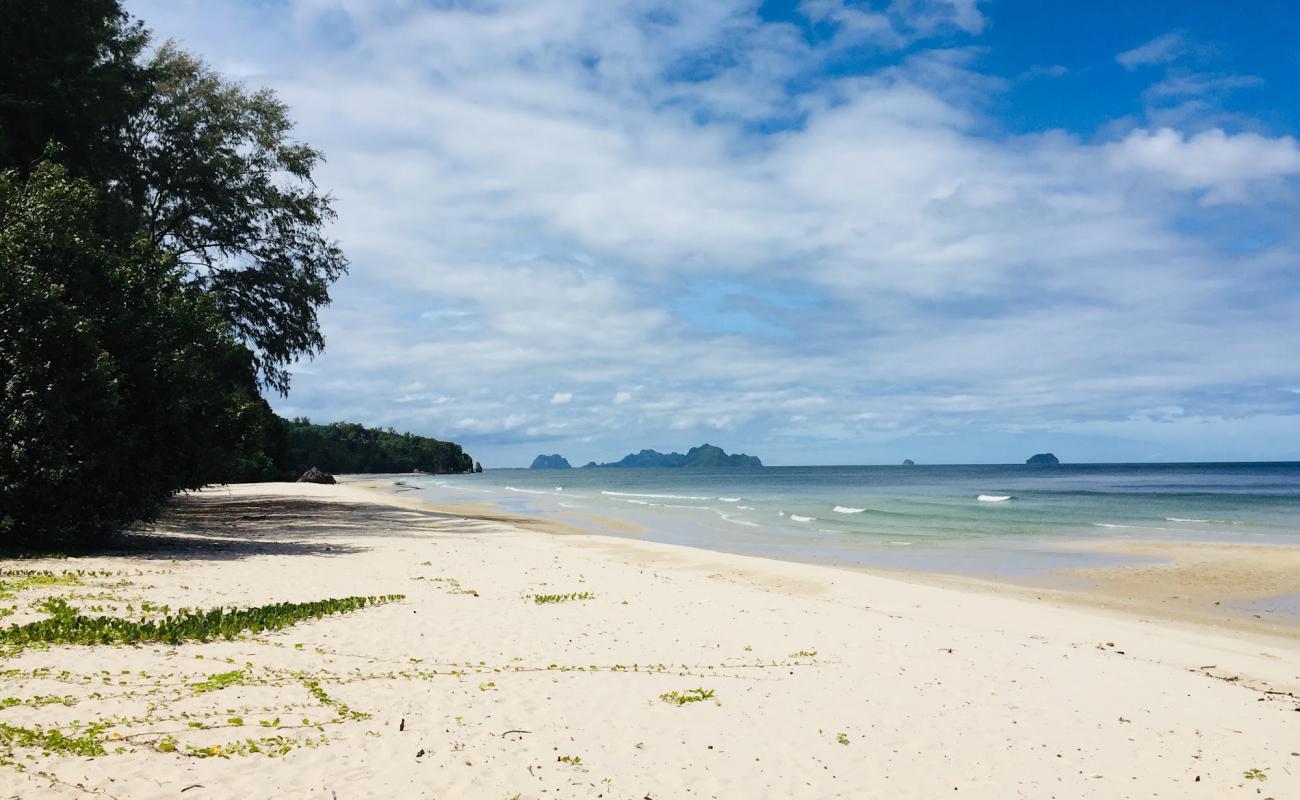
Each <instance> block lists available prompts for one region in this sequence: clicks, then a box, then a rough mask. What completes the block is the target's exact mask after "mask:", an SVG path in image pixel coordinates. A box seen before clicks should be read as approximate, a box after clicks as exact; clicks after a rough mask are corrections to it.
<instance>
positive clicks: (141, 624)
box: [0, 594, 404, 680]
mask: <svg viewBox="0 0 1300 800" xmlns="http://www.w3.org/2000/svg"><path fill="white" fill-rule="evenodd" d="M403 598H404V595H400V594H390V595H383V596H379V597H342V598H331V599H329V600H315V601H312V602H309V603H274V604H271V605H265V606H258V607H256V608H245V609H236V608H231V609H225V608H215V609H211V610H209V611H182V612H180V613H177V614H172V615H169V616H166V617H162V618H160V619H156V620H138V621H137V620H130V619H122V618H119V617H86V616H82V615H81V614H79V613H77V611H76V609H74V608H72V607H71V606H69V605H68V604H67V603H66V602H65V601H63V600H58V599H55V600H51V601H50V602H48V603H47V605H46V611H47V612H48V613H49V614H50V617H49V618H48V619H43V620H39V621H37V622H29V623H28V624H26V625H11V626H9V627H8V628H2V629H0V644H6V645H12V646H17V647H23V646H26V645H33V644H140V643H143V642H165V643H167V644H180V643H181V642H188V641H199V642H206V641H210V640H212V639H216V638H226V639H233V638H235V637H236V636H238V635H240V634H242V633H247V632H252V633H260V632H262V631H272V630H279V629H281V628H286V627H288V626H290V625H293V624H295V623H298V622H301V621H302V620H305V619H319V618H321V617H324V616H327V615H330V614H344V613H347V612H349V611H356V610H358V609H362V608H366V607H367V606H377V605H383V604H385V603H390V602H393V601H396V600H401V599H403ZM230 675H231V673H224V675H223V676H213V677H212V678H211V679H210V680H217V679H222V680H227V679H230V677H229V676H230Z"/></svg>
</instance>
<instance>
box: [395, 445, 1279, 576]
mask: <svg viewBox="0 0 1300 800" xmlns="http://www.w3.org/2000/svg"><path fill="white" fill-rule="evenodd" d="M371 479H372V480H373V479H374V478H373V477H372V478H371ZM381 480H383V481H386V482H388V483H389V488H390V490H392V491H397V492H403V493H412V494H414V495H416V496H418V497H419V498H420V499H423V500H427V501H429V502H431V503H437V504H459V503H473V504H476V505H479V506H483V505H487V506H491V507H494V508H496V509H499V510H500V511H502V512H506V513H510V514H522V515H528V516H535V517H542V518H546V519H549V520H552V521H556V522H560V523H563V524H564V525H566V526H568V527H572V528H574V529H577V530H580V531H588V532H593V533H604V534H608V535H615V536H627V537H631V538H637V539H646V540H650V541H656V542H666V543H671V544H681V545H688V546H692V547H701V548H706V549H713V550H721V551H726V552H734V553H741V554H749V555H759V556H765V557H769V558H781V559H787V560H794V561H805V562H813V563H829V564H835V565H844V566H865V567H878V568H889V569H909V570H923V571H932V572H933V571H937V572H947V573H953V574H961V575H971V576H988V577H995V578H997V577H1011V578H1014V577H1023V576H1032V575H1036V574H1040V573H1046V572H1051V571H1055V570H1061V569H1070V568H1084V567H1098V566H1108V565H1113V564H1119V563H1132V562H1133V561H1134V560H1135V559H1134V558H1133V557H1130V556H1124V555H1120V554H1116V553H1106V552H1097V551H1094V550H1090V549H1089V548H1088V547H1086V543H1087V542H1088V541H1089V540H1095V539H1135V540H1152V539H1172V540H1187V541H1207V542H1210V541H1212V542H1248V543H1257V544H1300V462H1286V463H1223V464H1206V463H1197V464H1060V465H1023V464H1022V465H1006V464H998V465H948V466H924V465H917V466H826V467H763V468H755V469H738V470H700V469H608V468H606V469H570V470H529V469H491V470H487V471H486V472H483V473H481V474H476V475H392V476H384V477H383V478H382V479H381ZM1081 543H1082V544H1083V545H1085V546H1080V544H1081Z"/></svg>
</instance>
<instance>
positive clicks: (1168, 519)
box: [1165, 517, 1209, 522]
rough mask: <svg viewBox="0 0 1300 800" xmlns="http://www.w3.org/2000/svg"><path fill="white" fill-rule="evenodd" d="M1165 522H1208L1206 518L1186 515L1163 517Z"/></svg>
mask: <svg viewBox="0 0 1300 800" xmlns="http://www.w3.org/2000/svg"><path fill="white" fill-rule="evenodd" d="M1165 522H1209V520H1208V519H1188V518H1186V517H1165Z"/></svg>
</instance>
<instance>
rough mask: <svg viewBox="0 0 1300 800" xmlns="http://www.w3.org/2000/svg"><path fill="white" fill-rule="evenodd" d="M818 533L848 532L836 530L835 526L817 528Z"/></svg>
mask: <svg viewBox="0 0 1300 800" xmlns="http://www.w3.org/2000/svg"><path fill="white" fill-rule="evenodd" d="M817 532H818V533H848V531H842V530H838V529H836V528H818V529H817Z"/></svg>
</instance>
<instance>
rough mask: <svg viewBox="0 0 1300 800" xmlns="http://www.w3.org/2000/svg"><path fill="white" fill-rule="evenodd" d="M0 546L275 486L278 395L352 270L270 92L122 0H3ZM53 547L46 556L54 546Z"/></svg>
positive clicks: (85, 537) (307, 162) (314, 158)
mask: <svg viewBox="0 0 1300 800" xmlns="http://www.w3.org/2000/svg"><path fill="white" fill-rule="evenodd" d="M0 19H2V20H4V24H3V25H0V547H5V546H9V545H16V546H19V547H27V548H33V547H45V546H46V545H48V544H49V543H67V544H74V545H80V544H86V543H94V542H95V541H97V540H98V539H101V538H102V537H103V536H104V535H105V534H106V533H107V532H109V531H112V530H115V529H117V528H120V527H122V526H123V525H125V524H127V523H130V522H132V521H135V520H138V519H147V518H149V517H151V516H152V515H153V514H154V513H155V512H156V511H157V510H158V509H159V507H160V505H161V503H162V502H163V501H164V500H165V499H166V498H167V497H169V496H170V495H171V494H173V493H174V492H176V491H178V490H181V489H187V488H194V487H197V486H201V485H203V484H205V483H208V482H212V481H230V480H267V479H273V478H276V477H281V475H282V473H283V472H284V471H285V469H286V467H289V468H291V467H292V466H293V465H286V463H285V462H284V459H285V457H286V455H287V438H286V431H285V427H284V424H283V423H282V422H281V421H280V420H278V419H277V418H276V417H275V416H274V414H272V413H271V410H270V408H269V407H268V406H267V404H266V402H265V401H264V400H263V399H262V398H261V397H260V396H259V391H258V389H259V382H260V383H261V384H262V385H265V386H268V387H271V388H274V389H276V390H278V391H281V392H284V391H286V390H287V388H288V374H287V372H286V371H285V370H286V367H287V365H288V364H290V363H291V362H292V361H293V360H294V359H295V358H299V357H301V356H310V355H312V354H314V353H316V352H318V351H319V350H320V349H321V347H322V345H323V339H322V337H321V333H320V329H319V324H318V322H317V316H316V311H317V309H318V308H319V307H320V306H322V305H324V304H326V303H328V302H329V295H328V288H329V286H330V285H331V284H332V283H333V282H334V281H335V280H336V279H337V278H338V277H339V276H340V275H341V274H342V273H343V272H344V271H345V270H346V267H347V261H346V259H345V258H344V256H343V254H342V253H341V252H340V250H339V249H338V247H337V245H336V244H334V243H333V242H331V241H329V240H327V239H326V238H324V235H323V230H324V226H325V225H326V224H327V223H328V222H329V221H330V220H331V219H332V218H333V211H332V209H331V207H330V199H329V197H328V195H326V194H324V193H322V192H321V191H319V190H318V189H317V188H316V186H315V184H314V183H313V181H312V172H313V170H314V169H315V167H316V165H317V164H318V163H319V162H320V158H321V155H320V153H319V152H317V151H316V150H314V149H312V148H311V147H310V146H308V145H305V144H302V143H301V142H298V141H296V140H294V139H293V137H292V123H291V121H290V119H289V115H288V110H287V108H286V107H285V106H284V104H283V103H281V102H279V101H278V100H277V99H276V98H275V96H274V95H273V94H272V93H270V92H269V91H265V90H260V91H252V90H248V89H245V88H244V87H242V86H241V85H239V84H236V83H232V82H229V81H227V80H225V79H223V78H222V77H221V76H220V75H218V74H217V73H215V72H214V71H213V70H211V69H210V68H209V67H207V66H206V65H204V64H203V63H202V62H201V61H199V60H198V59H196V58H194V57H192V56H189V55H187V54H185V53H184V52H182V51H180V50H179V49H177V48H176V47H175V46H173V45H171V44H170V43H167V44H164V45H163V46H161V47H159V48H158V49H157V50H156V51H155V52H154V53H153V54H152V56H149V55H148V54H147V50H148V44H149V33H148V31H147V30H146V29H145V28H144V26H143V25H142V24H141V23H140V22H139V21H136V20H133V19H131V17H130V16H129V15H128V14H127V13H126V12H125V11H124V10H123V9H122V5H121V2H120V0H84V2H78V3H73V4H58V3H43V2H42V3H32V2H26V0H0ZM46 549H48V548H46Z"/></svg>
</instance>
